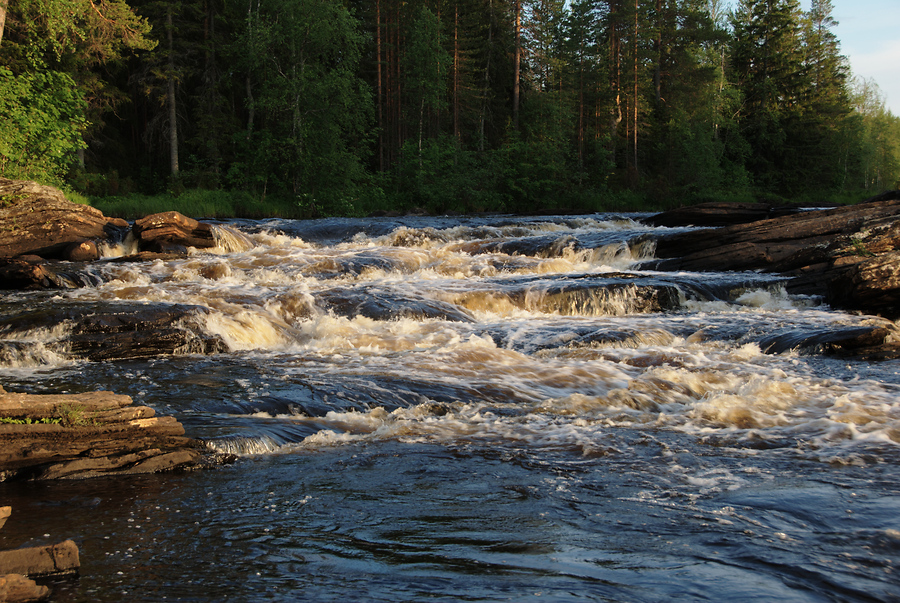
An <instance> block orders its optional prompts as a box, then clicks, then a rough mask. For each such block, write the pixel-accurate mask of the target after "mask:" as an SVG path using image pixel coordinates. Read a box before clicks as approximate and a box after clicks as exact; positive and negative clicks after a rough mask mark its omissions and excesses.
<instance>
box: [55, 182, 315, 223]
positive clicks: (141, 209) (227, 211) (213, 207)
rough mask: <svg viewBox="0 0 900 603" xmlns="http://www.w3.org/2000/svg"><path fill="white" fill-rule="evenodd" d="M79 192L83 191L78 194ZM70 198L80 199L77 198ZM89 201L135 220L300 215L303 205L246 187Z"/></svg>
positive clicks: (111, 214)
mask: <svg viewBox="0 0 900 603" xmlns="http://www.w3.org/2000/svg"><path fill="white" fill-rule="evenodd" d="M79 196H80V195H79ZM69 198H70V200H72V201H75V202H76V203H79V202H80V201H79V200H77V199H72V197H71V196H69ZM86 200H87V201H89V203H88V204H89V205H92V206H93V207H96V208H97V209H99V210H100V211H101V212H103V215H105V216H111V217H116V218H125V219H126V220H134V219H137V218H143V217H144V216H149V215H150V214H156V213H160V212H165V211H177V212H180V213H182V214H184V215H185V216H190V217H192V218H220V219H225V218H299V217H301V215H300V214H301V211H300V207H299V206H298V205H297V204H296V203H293V202H292V201H291V200H288V199H283V198H273V197H270V198H267V199H266V200H259V199H257V198H255V197H254V196H253V195H251V194H250V193H247V192H244V191H211V190H203V189H190V190H187V191H185V192H184V193H182V194H180V195H178V196H176V195H173V194H171V193H162V194H159V195H142V194H139V193H131V194H129V195H122V196H118V197H91V198H90V199H89V200H88V199H86Z"/></svg>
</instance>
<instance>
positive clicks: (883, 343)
mask: <svg viewBox="0 0 900 603" xmlns="http://www.w3.org/2000/svg"><path fill="white" fill-rule="evenodd" d="M759 348H760V350H762V351H763V352H764V353H766V354H781V353H784V352H789V351H796V352H799V353H801V354H826V355H829V356H839V357H844V358H858V359H864V360H887V359H892V358H900V332H898V330H897V329H896V327H894V326H893V325H892V324H890V323H885V324H873V325H860V326H853V327H846V328H842V329H830V330H802V329H801V330H796V329H795V330H789V331H784V332H781V333H775V334H772V335H769V336H766V337H764V338H763V339H761V340H760V342H759Z"/></svg>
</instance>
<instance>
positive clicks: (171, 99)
mask: <svg viewBox="0 0 900 603" xmlns="http://www.w3.org/2000/svg"><path fill="white" fill-rule="evenodd" d="M174 29H175V26H174V25H173V23H172V6H171V4H170V5H169V6H168V7H167V9H166V30H167V32H168V42H169V72H168V74H167V77H166V79H167V80H168V81H167V87H166V102H167V104H168V105H169V167H170V168H171V172H172V176H173V177H177V176H178V119H177V118H178V111H177V107H176V105H175V36H174V33H173V30H174Z"/></svg>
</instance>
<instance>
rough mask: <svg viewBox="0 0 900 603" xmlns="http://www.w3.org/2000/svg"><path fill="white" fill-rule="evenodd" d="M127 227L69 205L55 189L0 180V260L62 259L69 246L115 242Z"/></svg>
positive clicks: (124, 222)
mask: <svg viewBox="0 0 900 603" xmlns="http://www.w3.org/2000/svg"><path fill="white" fill-rule="evenodd" d="M127 231H128V223H127V222H126V221H125V220H121V219H118V218H107V217H106V216H104V215H103V213H102V212H100V211H99V210H97V209H95V208H93V207H90V206H88V205H79V204H77V203H72V202H71V201H69V200H67V199H66V198H65V195H63V193H62V192H61V191H59V190H58V189H56V188H53V187H50V186H43V185H40V184H37V183H36V182H31V181H27V180H9V179H7V178H0V257H4V258H10V257H17V256H22V255H27V254H33V255H39V256H41V257H44V258H58V259H61V258H62V257H63V254H64V252H65V251H66V249H67V248H69V247H70V246H71V245H72V244H80V243H84V242H96V241H118V240H121V239H122V238H123V237H124V235H125V234H126V232H127Z"/></svg>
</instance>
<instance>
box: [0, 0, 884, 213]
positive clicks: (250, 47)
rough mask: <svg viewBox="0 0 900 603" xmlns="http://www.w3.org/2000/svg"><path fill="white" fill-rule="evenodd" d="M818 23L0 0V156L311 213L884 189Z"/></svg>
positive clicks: (627, 13) (445, 4)
mask: <svg viewBox="0 0 900 603" xmlns="http://www.w3.org/2000/svg"><path fill="white" fill-rule="evenodd" d="M7 3H8V7H4V5H5V4H7ZM4 20H5V27H4V25H3V24H4ZM835 25H836V23H835V21H834V20H833V18H832V5H831V0H812V5H811V6H810V7H809V10H803V9H802V8H801V7H800V4H799V2H798V1H796V0H739V1H738V2H737V4H736V6H734V7H733V9H732V10H729V11H728V12H726V11H725V7H724V6H723V0H641V1H638V0H573V1H570V2H566V1H564V0H417V1H409V0H406V1H404V0H180V1H161V0H128V1H127V2H126V1H123V0H0V174H2V175H5V176H7V177H27V178H32V179H38V180H43V181H49V182H55V183H57V184H59V183H65V184H67V185H68V186H70V187H72V188H73V189H75V190H76V191H80V192H82V193H84V194H88V195H92V196H102V195H121V194H127V193H130V192H142V193H158V192H161V191H167V190H168V191H172V192H174V193H176V194H177V193H179V192H180V191H183V190H186V189H208V190H226V191H239V192H240V193H241V195H243V196H242V197H241V198H244V199H246V200H247V203H248V204H252V202H253V200H259V199H264V198H267V197H268V198H280V199H288V200H290V203H292V204H295V205H297V206H298V207H299V208H300V209H302V210H303V211H304V212H306V213H307V214H309V215H325V214H360V213H367V212H370V211H373V210H378V209H398V210H403V209H410V208H414V207H421V208H423V209H426V210H428V211H432V212H446V211H460V212H472V211H498V210H501V211H540V210H546V209H551V208H552V209H601V208H609V205H610V200H611V199H623V198H626V199H630V200H631V201H632V202H633V203H638V202H639V201H640V200H641V199H651V200H653V203H654V205H656V206H665V205H675V204H684V203H693V202H698V201H703V200H714V199H741V198H761V197H764V198H770V199H777V198H787V199H796V198H798V197H802V198H808V199H814V198H822V196H827V197H829V198H834V197H835V196H840V195H841V194H845V195H847V196H848V198H852V197H854V196H855V197H856V198H859V196H860V195H863V194H866V192H869V193H872V194H874V193H876V192H880V191H881V190H883V189H885V188H894V187H897V186H898V182H897V181H898V179H900V118H898V117H897V116H894V115H892V114H891V113H890V112H889V111H887V110H886V109H885V104H884V99H883V97H882V96H881V94H880V92H879V91H878V88H877V85H876V84H875V83H874V82H866V81H858V80H852V78H851V74H850V73H849V69H848V66H847V62H846V60H845V59H844V57H842V56H841V54H840V45H839V41H838V40H837V38H836V37H835V34H834V27H835ZM247 211H248V212H250V210H249V209H248V210H247Z"/></svg>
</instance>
